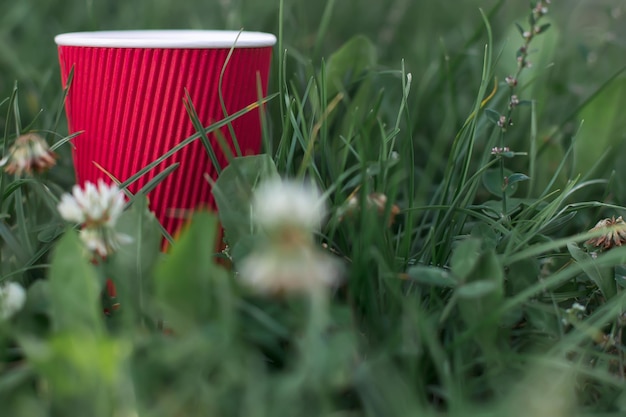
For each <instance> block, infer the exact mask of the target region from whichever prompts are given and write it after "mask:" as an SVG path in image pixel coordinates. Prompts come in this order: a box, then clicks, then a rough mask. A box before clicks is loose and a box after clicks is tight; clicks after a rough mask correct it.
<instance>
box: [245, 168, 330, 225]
mask: <svg viewBox="0 0 626 417" xmlns="http://www.w3.org/2000/svg"><path fill="white" fill-rule="evenodd" d="M252 212H253V216H254V221H255V223H256V224H257V225H258V226H260V227H261V228H263V229H266V230H270V231H272V230H276V229H282V228H283V227H298V228H301V229H303V230H307V231H311V232H313V231H315V230H317V229H319V227H320V225H321V223H322V221H323V220H324V218H325V217H326V206H325V201H324V200H323V199H322V198H321V196H320V192H319V190H318V189H317V188H316V187H314V186H313V185H306V184H303V183H300V182H296V181H289V180H272V181H269V182H265V183H263V184H261V185H260V186H259V187H258V188H257V189H256V190H255V192H254V198H253V201H252Z"/></svg>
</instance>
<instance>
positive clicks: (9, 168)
mask: <svg viewBox="0 0 626 417" xmlns="http://www.w3.org/2000/svg"><path fill="white" fill-rule="evenodd" d="M55 164H56V154H55V153H54V152H52V151H51V150H50V147H49V146H48V143H47V142H46V141H45V140H44V138H42V137H41V136H39V135H38V134H36V133H26V134H24V135H21V136H19V137H18V138H17V139H16V140H15V143H14V144H13V145H12V146H11V147H10V148H9V152H8V154H7V155H6V156H5V157H4V158H2V160H0V166H3V167H4V170H5V171H6V172H7V173H9V174H12V175H16V176H18V177H21V176H22V175H23V174H27V175H32V174H33V172H38V173H41V172H45V171H47V170H48V169H50V168H51V167H53V166H54V165H55Z"/></svg>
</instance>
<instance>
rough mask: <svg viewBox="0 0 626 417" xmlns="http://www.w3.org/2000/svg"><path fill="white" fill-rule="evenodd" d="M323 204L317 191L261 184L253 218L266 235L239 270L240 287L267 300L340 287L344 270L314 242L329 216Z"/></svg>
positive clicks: (290, 183) (293, 184)
mask: <svg viewBox="0 0 626 417" xmlns="http://www.w3.org/2000/svg"><path fill="white" fill-rule="evenodd" d="M324 203H325V202H324V200H323V199H322V198H321V196H320V193H319V191H318V190H317V189H316V188H315V187H313V186H307V185H304V184H302V183H298V182H294V181H281V180H274V181H270V182H267V183H265V184H261V186H259V187H258V188H257V189H256V190H255V193H254V198H253V204H252V213H253V220H254V221H255V222H256V224H257V225H258V226H259V227H260V228H261V229H262V230H263V231H264V232H266V235H264V237H263V238H262V239H263V240H262V244H260V245H259V246H258V248H257V249H256V250H255V251H253V252H252V253H251V254H250V255H249V256H248V257H247V258H245V259H244V260H243V262H242V263H241V264H240V265H239V268H238V271H239V274H238V275H239V278H240V280H241V282H242V283H243V284H244V285H246V286H248V287H250V288H252V289H253V290H256V291H258V292H260V293H264V294H269V295H279V294H286V293H289V294H291V293H308V294H311V293H317V292H319V291H322V290H324V289H326V288H328V287H331V286H333V285H336V284H337V283H338V282H339V279H340V278H341V271H342V268H341V266H342V265H341V264H340V262H339V261H338V260H337V259H336V258H334V257H333V256H331V255H329V254H328V253H326V252H323V251H322V250H320V249H319V247H318V246H316V244H315V241H314V239H313V234H314V232H315V231H317V230H318V229H319V228H320V225H321V222H322V221H323V220H324V217H325V216H326V208H325V204H324Z"/></svg>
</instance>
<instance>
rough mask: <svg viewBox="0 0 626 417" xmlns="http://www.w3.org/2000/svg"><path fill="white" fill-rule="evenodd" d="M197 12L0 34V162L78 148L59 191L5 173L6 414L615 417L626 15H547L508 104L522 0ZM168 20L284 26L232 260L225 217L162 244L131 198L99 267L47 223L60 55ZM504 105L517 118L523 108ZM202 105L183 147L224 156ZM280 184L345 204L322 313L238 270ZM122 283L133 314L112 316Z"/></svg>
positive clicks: (217, 6) (113, 5)
mask: <svg viewBox="0 0 626 417" xmlns="http://www.w3.org/2000/svg"><path fill="white" fill-rule="evenodd" d="M179 3H180V2H178V3H175V2H172V1H169V0H159V1H156V2H147V1H137V2H136V3H134V4H132V5H131V4H130V3H124V2H109V3H102V2H90V1H87V2H77V1H74V2H69V3H68V2H66V3H63V2H60V1H52V0H48V1H38V2H35V1H34V0H33V1H22V2H18V3H16V4H13V5H10V6H9V7H8V9H7V12H6V13H5V14H4V16H3V18H2V20H0V56H2V58H0V73H1V74H2V77H0V103H2V105H1V107H0V109H1V110H2V114H4V115H5V116H4V117H2V118H0V128H1V129H2V131H3V132H4V136H3V137H4V142H3V143H4V153H5V154H6V152H7V150H8V147H9V146H10V145H11V144H12V143H13V141H14V140H15V138H16V137H17V136H18V135H19V134H21V133H22V132H27V131H29V130H36V131H38V132H40V133H42V134H43V135H44V136H45V137H46V139H47V140H48V142H49V143H50V144H54V146H56V151H57V152H58V153H59V160H58V163H57V166H55V167H54V168H53V169H52V170H51V171H50V172H48V173H46V174H44V175H38V176H34V177H24V178H21V179H19V178H15V177H14V176H12V175H9V174H5V173H3V174H2V176H1V177H0V195H1V196H2V197H1V199H0V213H1V215H0V216H1V220H2V222H1V223H0V238H1V240H2V244H1V246H0V259H1V262H0V280H2V281H16V282H20V283H22V284H23V285H24V286H25V287H27V288H28V292H27V295H28V296H27V301H26V304H25V306H24V308H23V309H22V310H21V311H20V312H19V313H18V314H17V315H16V316H14V317H13V318H11V319H10V320H5V321H3V322H1V323H0V346H1V351H0V352H2V353H1V355H0V358H1V361H0V398H1V401H2V404H3V410H7V411H6V413H8V414H7V415H11V416H22V415H24V416H39V415H41V416H56V415H63V416H71V415H76V416H81V415H90V416H113V415H115V416H118V415H119V416H136V415H140V416H144V415H145V416H173V415H176V416H213V415H255V416H259V417H260V416H278V415H286V416H287V415H299V416H308V415H310V416H377V415H381V416H396V415H397V416H404V415H432V416H438V415H450V416H455V415H459V416H477V417H478V416H501V415H506V416H515V415H522V414H524V415H536V416H566V415H567V416H570V415H576V416H613V415H615V416H619V415H622V414H623V413H624V410H625V409H626V393H625V391H624V377H625V375H624V374H625V370H626V368H625V366H624V353H625V352H624V335H623V327H624V303H625V301H626V299H625V296H624V291H623V288H624V277H625V276H626V273H625V272H624V257H625V256H626V252H624V248H623V247H620V246H618V245H612V246H613V247H611V248H610V249H609V250H601V249H598V248H594V247H593V245H590V244H589V243H586V242H589V240H590V239H596V238H598V237H599V236H602V235H604V234H606V233H609V230H608V229H602V230H599V231H593V232H588V231H589V230H590V229H591V228H592V227H593V226H594V225H595V224H596V222H598V221H599V220H601V219H603V218H607V217H611V216H615V217H618V216H620V215H623V214H624V204H625V201H624V200H625V198H626V194H625V193H624V191H623V187H622V186H621V182H620V178H622V177H623V175H622V174H623V167H622V165H623V164H621V158H622V155H623V152H624V147H623V145H622V142H623V141H622V140H621V139H623V136H624V131H626V130H624V129H623V128H624V122H623V118H621V117H620V111H619V110H620V109H621V104H622V100H623V97H626V95H625V94H624V93H625V91H624V85H625V84H624V81H623V80H624V74H623V72H624V68H625V67H626V61H625V60H624V58H623V57H624V49H625V48H626V45H625V44H624V42H623V39H625V37H624V35H625V34H624V27H626V26H624V25H623V24H622V23H623V20H624V19H625V18H626V9H625V8H624V6H622V5H621V4H620V2H619V1H617V0H604V1H599V0H594V1H585V0H577V1H570V2H568V3H567V5H566V4H564V3H563V2H557V1H554V2H552V4H551V5H550V11H549V14H548V15H547V16H546V17H545V18H542V19H545V20H542V23H543V22H544V21H545V22H549V23H551V27H550V28H549V29H548V30H547V31H546V32H545V33H542V34H540V35H537V37H536V38H535V39H533V40H532V42H530V47H529V49H528V51H529V57H528V59H529V60H530V61H532V62H533V66H532V67H531V68H525V69H523V71H521V73H520V74H519V80H518V81H519V83H518V85H517V86H516V87H515V89H510V88H509V86H508V85H507V83H506V82H505V77H506V76H507V75H511V74H515V71H516V70H517V66H516V65H517V62H516V59H515V56H516V55H515V53H516V50H517V49H518V48H519V46H520V45H522V44H523V42H524V40H523V39H522V37H521V36H520V33H518V31H517V29H516V27H515V25H514V23H515V22H518V23H519V24H521V25H522V26H523V27H524V28H526V27H528V22H527V16H528V13H529V10H530V9H529V8H528V5H527V4H516V5H513V4H509V3H510V2H504V1H480V2H479V1H467V2H462V4H453V5H452V4H451V5H446V4H437V5H435V3H433V4H424V2H410V1H406V0H394V1H391V2H390V3H389V4H386V3H380V4H379V3H377V2H368V1H366V0H359V1H352V2H347V1H346V2H338V1H332V0H329V1H327V2H325V3H324V2H319V3H316V2H303V1H281V2H280V3H278V2H277V3H270V2H257V1H243V0H241V1H229V2H215V3H207V2H189V3H184V4H179ZM157 27H158V28H178V27H191V28H218V29H219V28H228V29H239V28H241V27H244V28H245V29H247V30H263V31H269V32H273V33H276V34H277V35H278V36H279V43H278V45H277V47H276V49H275V55H274V61H273V63H272V65H273V67H272V68H273V70H272V76H271V81H270V93H269V96H268V98H267V106H266V108H265V112H264V114H265V120H264V138H263V141H264V154H263V155H262V156H259V157H257V158H235V159H233V160H232V161H231V164H230V166H229V167H228V168H225V169H223V170H222V171H221V175H220V178H219V179H218V180H217V182H216V184H215V186H214V187H215V190H216V191H215V196H216V200H217V203H218V206H219V207H220V221H221V223H222V225H223V226H224V229H225V238H226V243H228V250H227V251H226V252H225V253H220V254H217V255H218V259H220V261H219V262H214V260H215V259H212V258H211V257H209V256H207V254H208V253H209V252H211V250H212V248H214V247H215V240H216V236H217V235H218V231H217V226H216V219H215V217H214V216H212V215H210V214H199V215H197V216H196V217H195V218H194V222H193V223H192V226H191V227H190V228H189V229H188V230H187V232H186V233H185V234H183V235H182V236H180V237H179V238H178V239H176V240H175V241H174V242H173V243H172V244H171V248H170V250H169V251H168V252H167V253H162V252H161V250H160V247H161V243H160V242H161V239H162V236H163V232H164V231H163V228H162V227H160V225H158V224H157V223H156V221H155V219H154V217H153V216H151V215H150V214H149V209H148V206H147V201H146V200H145V198H144V195H143V194H145V193H142V192H139V193H136V194H135V195H134V196H133V195H130V198H131V204H129V207H128V208H127V210H126V211H125V212H124V214H123V215H122V217H121V218H120V220H119V225H118V227H119V229H120V230H123V231H124V232H125V233H128V234H130V235H131V236H132V237H133V243H132V244H130V245H127V246H125V247H124V248H123V249H122V250H121V251H120V252H119V253H117V254H115V255H114V256H112V257H111V258H110V259H108V260H107V261H106V262H102V263H100V264H97V265H92V264H91V263H89V262H88V261H87V260H86V259H85V258H84V257H83V256H82V255H81V253H82V252H81V250H82V249H81V243H80V241H79V239H77V237H76V233H75V232H73V231H72V230H71V229H70V228H68V227H67V226H66V223H65V222H64V221H63V219H62V218H61V217H60V215H59V213H58V212H57V209H56V205H57V203H58V201H59V198H60V196H61V195H62V193H63V192H64V191H66V190H68V189H69V188H70V187H71V185H72V184H73V183H74V177H73V169H72V163H71V157H70V149H69V148H70V146H69V144H68V143H67V142H68V140H69V137H68V136H67V131H66V130H65V124H64V120H63V116H62V102H63V91H62V90H61V88H60V82H59V80H60V77H59V74H58V69H57V65H56V50H55V47H54V43H53V40H52V39H53V36H54V35H55V34H57V33H61V32H67V31H76V30H92V29H115V28H157ZM523 31H524V30H523ZM523 31H522V32H523ZM14 80H17V84H15V82H14ZM512 94H515V95H517V96H519V99H520V100H523V101H525V103H521V105H520V106H519V107H516V108H514V109H509V103H510V100H511V95H512ZM4 97H6V98H7V99H6V100H4V101H2V98H4ZM196 104H197V103H196ZM185 105H186V109H187V111H188V114H189V116H190V118H191V120H192V121H193V122H194V126H196V128H197V129H198V130H199V132H198V133H197V134H195V135H194V136H191V137H189V138H186V139H184V138H183V139H184V140H183V141H182V142H181V145H180V146H183V145H184V144H185V143H188V142H191V141H195V140H200V141H202V142H203V143H204V144H205V148H206V150H207V152H209V155H212V156H213V159H215V156H214V153H215V152H217V151H218V150H214V149H212V148H211V147H210V146H209V140H208V136H207V135H208V134H210V133H211V132H212V131H213V130H215V129H216V128H218V127H220V126H223V125H225V124H226V122H227V121H228V120H227V121H226V122H224V121H223V122H221V124H219V123H218V124H215V125H212V126H209V127H205V128H201V126H202V122H201V121H199V120H198V119H197V116H195V109H194V104H193V103H191V102H190V100H187V101H186V103H185ZM509 114H510V116H511V118H512V120H513V125H512V126H506V125H505V126H498V121H499V116H500V115H506V116H507V117H506V119H508V115H509ZM235 116H237V115H231V118H233V117H235ZM503 127H505V128H506V129H503ZM505 146H506V147H509V148H510V151H501V152H496V154H495V155H494V154H492V152H491V150H492V148H494V147H505ZM177 149H178V148H175V149H172V150H171V152H176V151H177ZM212 153H213V154H212ZM156 162H158V161H155V163H156ZM222 168H224V167H222ZM172 169H175V168H172ZM147 170H148V167H147V168H146V169H145V170H144V171H147ZM144 171H142V172H140V173H139V174H138V175H137V176H136V177H138V176H140V175H142V174H143V173H144ZM503 173H504V176H507V178H508V179H509V182H508V185H507V187H504V188H503V187H502V185H503V184H502V177H503ZM518 174H519V175H518ZM163 175H166V174H163ZM276 176H282V177H288V178H294V177H297V178H300V179H302V178H307V179H308V180H310V181H312V182H314V183H315V184H316V185H317V186H318V187H319V188H320V189H321V190H322V191H323V192H324V195H325V196H327V198H328V201H329V205H330V210H329V213H330V214H329V216H328V218H327V221H326V222H325V223H324V225H323V227H322V229H321V230H320V231H319V233H318V234H317V235H316V237H315V239H316V240H315V242H316V246H315V247H316V250H318V249H319V250H323V251H324V253H325V254H332V256H334V257H335V258H337V259H341V260H342V262H343V263H344V264H345V267H346V268H345V269H346V274H345V275H346V276H345V282H344V284H343V285H342V286H340V287H339V288H338V289H337V290H336V291H335V292H333V293H332V295H331V296H329V297H328V298H323V300H322V301H320V299H317V298H315V297H306V296H285V297H279V298H273V297H264V296H260V295H258V294H254V293H253V292H250V291H248V290H247V289H246V288H245V287H243V286H240V285H239V281H238V280H237V279H236V278H234V277H233V275H234V274H233V271H234V270H236V269H237V267H238V266H239V265H241V262H243V260H245V259H246V257H247V256H250V253H251V252H252V253H254V251H255V250H256V248H257V247H258V246H259V245H261V244H262V242H264V240H263V239H265V238H264V236H263V234H262V233H261V232H260V231H259V230H256V229H255V227H254V224H250V209H249V206H250V194H251V193H252V191H253V189H254V188H255V187H256V185H257V183H258V181H259V180H266V179H268V178H273V177H276ZM526 176H527V177H528V178H526ZM160 178H162V177H159V178H157V179H155V181H158V180H159V179H160ZM134 179H136V178H130V179H122V180H124V182H123V183H122V187H125V186H127V185H128V184H129V183H130V182H132V181H133V180H134ZM155 181H153V182H151V183H150V184H148V185H147V187H152V186H154V185H155ZM237 187H244V190H245V191H246V193H243V194H242V193H235V192H234V191H233V190H235V189H236V190H239V188H237ZM144 191H146V190H144ZM383 195H384V196H385V200H384V203H383V204H382V205H381V206H376V207H372V203H371V201H370V200H369V197H371V196H383ZM351 199H354V200H355V201H356V202H357V204H356V207H357V208H358V209H356V210H355V209H354V208H353V206H352V208H351V206H350V205H349V201H351ZM391 218H393V221H392V222H390V219H391ZM611 230H613V229H611ZM615 230H617V231H616V232H615V233H618V235H617V239H618V240H620V239H621V237H620V236H619V233H623V229H622V228H620V226H619V225H618V226H616V228H615ZM168 237H169V236H168ZM322 248H324V249H322ZM225 258H228V262H226V259H225ZM229 262H232V264H233V265H232V268H225V267H224V266H223V264H224V263H227V264H228V263H229ZM303 273H304V272H303ZM105 278H111V279H113V280H114V281H115V283H116V285H117V286H118V290H119V294H118V297H119V300H120V302H121V304H122V310H121V311H120V312H118V313H114V314H112V315H111V316H110V317H104V316H103V314H101V311H102V307H103V305H102V304H103V303H104V304H105V306H107V303H110V302H111V300H108V299H107V298H106V297H102V295H101V289H102V287H103V285H104V281H105ZM574 303H578V304H580V305H582V306H583V307H584V309H583V310H584V311H581V309H579V308H578V307H576V306H574V307H573V305H574ZM108 307H111V306H108ZM163 317H165V323H163V321H162V318H163ZM168 330H173V332H174V334H167V331H168Z"/></svg>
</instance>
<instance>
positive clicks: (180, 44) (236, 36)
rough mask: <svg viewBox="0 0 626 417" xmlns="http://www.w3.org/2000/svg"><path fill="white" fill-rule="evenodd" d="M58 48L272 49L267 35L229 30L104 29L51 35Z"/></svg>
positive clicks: (272, 36) (269, 36)
mask: <svg viewBox="0 0 626 417" xmlns="http://www.w3.org/2000/svg"><path fill="white" fill-rule="evenodd" d="M54 41H55V43H56V44H57V45H59V46H86V47H101V48H156V49H161V48H165V49H171V48H194V49H196V48H211V49H225V48H228V49H230V48H232V47H235V48H260V47H267V46H273V45H274V44H275V43H276V36H274V35H272V34H271V33H263V32H248V31H234V30H233V31H231V30H178V29H174V30H105V31H92V32H72V33H63V34H60V35H57V36H55V38H54Z"/></svg>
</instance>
